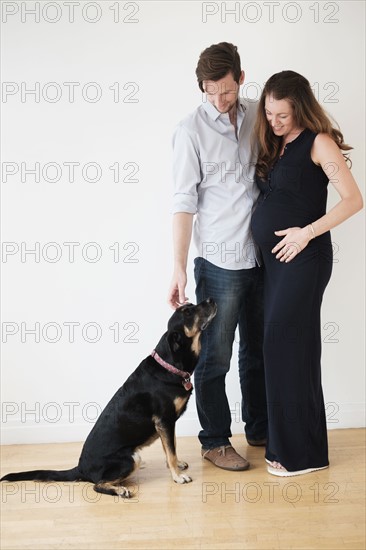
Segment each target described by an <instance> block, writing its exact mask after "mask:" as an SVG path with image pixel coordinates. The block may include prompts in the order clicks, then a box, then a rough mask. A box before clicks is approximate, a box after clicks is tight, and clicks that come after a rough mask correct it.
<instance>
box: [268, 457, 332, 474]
mask: <svg viewBox="0 0 366 550" xmlns="http://www.w3.org/2000/svg"><path fill="white" fill-rule="evenodd" d="M266 462H268V464H270V462H269V460H267V459H266ZM325 468H329V466H321V467H320V468H306V469H305V470H297V471H293V472H289V471H288V470H285V468H283V467H282V468H274V467H273V466H267V471H268V473H270V474H272V475H274V476H279V477H292V476H301V475H302V474H310V473H311V472H316V471H317V470H325Z"/></svg>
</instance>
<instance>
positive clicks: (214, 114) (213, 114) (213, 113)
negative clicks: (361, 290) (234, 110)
mask: <svg viewBox="0 0 366 550" xmlns="http://www.w3.org/2000/svg"><path fill="white" fill-rule="evenodd" d="M238 103H239V109H240V110H241V112H242V113H243V114H245V111H246V106H245V103H244V100H243V99H242V98H239V102H238ZM202 107H203V108H204V110H205V111H206V113H207V114H208V116H209V117H210V118H212V120H217V119H218V118H219V116H220V115H222V114H223V113H219V111H218V110H217V109H216V107H214V106H213V105H212V103H210V102H209V101H208V99H207V98H206V100H205V101H203V102H202Z"/></svg>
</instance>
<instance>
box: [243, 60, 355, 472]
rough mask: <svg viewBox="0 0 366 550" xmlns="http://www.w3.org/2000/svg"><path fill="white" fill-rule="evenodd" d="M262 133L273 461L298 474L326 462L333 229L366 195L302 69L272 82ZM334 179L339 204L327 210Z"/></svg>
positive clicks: (260, 227) (261, 115)
mask: <svg viewBox="0 0 366 550" xmlns="http://www.w3.org/2000/svg"><path fill="white" fill-rule="evenodd" d="M255 132H256V138H257V140H258V143H259V156H258V162H257V167H256V181H257V185H258V186H259V188H260V191H261V194H260V196H259V200H258V203H257V206H256V208H255V211H254V213H253V218H252V232H253V237H254V240H255V241H256V243H257V244H258V246H259V248H260V250H261V253H262V257H263V263H264V271H265V302H264V312H265V327H264V328H265V334H264V361H265V376H266V392H267V403H268V422H269V425H268V437H267V445H266V461H267V463H268V464H269V465H268V471H269V472H270V473H271V474H274V475H278V476H293V475H299V474H304V473H308V472H312V471H314V470H320V469H323V468H326V467H327V466H328V465H329V462H328V443H327V431H326V418H325V409H324V400H323V391H322V386H321V370H320V356H321V326H320V307H321V302H322V297H323V293H324V290H325V287H326V285H327V283H328V281H329V278H330V275H331V271H332V261H333V260H332V245H331V238H330V232H329V231H330V229H332V228H333V227H335V226H337V225H339V224H340V223H342V222H343V221H344V220H346V219H347V218H349V217H350V216H352V215H353V214H354V213H355V212H357V211H358V210H360V209H361V208H362V205H363V201H362V196H361V194H360V191H359V189H358V187H357V184H356V182H355V180H354V179H353V176H352V174H351V172H350V170H349V168H348V166H347V162H346V160H347V159H346V158H345V155H344V154H343V153H342V151H348V150H350V149H351V147H350V146H348V145H346V144H345V143H344V142H343V135H342V134H341V132H340V131H339V130H338V129H336V128H334V127H333V125H332V123H331V121H330V120H329V118H328V116H327V115H326V114H325V112H324V111H323V109H322V107H321V106H320V105H319V103H318V102H317V101H316V99H315V97H314V94H313V92H312V90H311V87H310V84H309V82H308V81H307V80H306V78H304V77H303V76H301V75H299V74H298V73H295V72H293V71H282V72H280V73H277V74H275V75H273V76H272V77H271V78H270V79H269V80H268V81H267V83H266V85H265V88H264V90H263V93H262V96H261V99H260V103H259V108H258V115H257V121H256V128H255ZM329 181H330V182H331V183H332V184H333V185H334V187H335V189H336V190H337V192H338V194H339V195H340V201H339V202H338V203H337V204H336V206H334V207H333V208H332V209H331V210H329V212H328V213H326V202H327V186H328V182H329Z"/></svg>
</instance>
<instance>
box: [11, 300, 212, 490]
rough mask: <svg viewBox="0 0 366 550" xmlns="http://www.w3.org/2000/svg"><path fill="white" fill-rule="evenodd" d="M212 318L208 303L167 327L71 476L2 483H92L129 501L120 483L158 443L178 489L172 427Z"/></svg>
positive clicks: (179, 466) (35, 475) (182, 478)
mask: <svg viewBox="0 0 366 550" xmlns="http://www.w3.org/2000/svg"><path fill="white" fill-rule="evenodd" d="M215 315H216V304H215V302H214V301H213V300H212V299H210V298H209V299H207V300H205V301H204V302H202V303H200V304H199V305H197V306H195V305H192V304H185V305H184V306H182V307H180V308H178V309H177V310H176V311H175V312H174V313H173V315H172V317H171V318H170V320H169V322H168V330H167V332H166V333H165V334H164V335H163V336H162V337H161V339H160V341H159V343H158V345H157V346H156V348H155V350H154V351H153V352H152V354H151V355H150V356H148V357H146V358H145V359H144V360H143V361H142V362H141V363H140V365H139V366H138V367H137V369H136V370H135V371H134V372H133V373H132V374H131V375H130V377H129V378H128V379H127V380H126V382H125V383H124V384H123V386H122V387H121V388H119V390H118V391H117V393H116V394H115V395H114V396H113V397H112V399H111V400H110V401H109V403H108V404H107V406H106V407H105V409H104V410H103V411H102V413H101V415H100V416H99V418H98V420H97V422H96V423H95V425H94V427H93V429H92V430H91V432H90V434H89V435H88V437H87V439H86V441H85V443H84V446H83V449H82V451H81V455H80V458H79V464H78V466H76V467H75V468H72V469H71V470H63V471H57V470H33V471H30V472H19V473H14V474H8V475H6V476H4V477H3V478H1V480H0V481H22V480H32V479H33V480H39V481H90V482H92V483H94V484H95V485H94V489H95V490H96V491H97V492H100V493H106V494H109V495H119V496H121V497H126V498H128V497H130V496H131V495H130V492H129V491H128V489H127V488H126V487H124V486H123V481H124V480H125V479H126V478H127V477H128V476H129V475H130V474H131V473H132V472H133V471H134V470H135V469H136V468H137V467H138V466H139V463H140V457H139V455H138V453H137V451H138V450H139V449H141V448H142V447H144V446H146V445H150V444H151V443H152V442H153V441H155V440H156V439H157V438H158V437H160V438H161V441H162V444H163V448H164V451H165V454H166V459H167V465H168V467H169V468H170V471H171V474H172V477H173V479H174V481H175V482H176V483H189V482H190V481H192V480H191V478H190V477H189V476H188V475H186V474H183V473H180V471H179V470H185V469H186V468H187V467H188V464H186V463H185V462H180V461H179V460H178V458H177V455H176V448H175V423H176V421H177V419H178V418H179V417H180V416H181V415H182V414H183V412H184V411H185V409H186V407H187V403H188V399H189V397H190V395H191V393H192V384H191V382H190V376H191V374H192V373H193V370H194V368H195V366H196V364H197V361H198V356H199V353H200V336H201V332H202V331H203V330H204V329H205V328H206V327H207V325H208V324H209V323H210V321H211V320H212V319H213V318H214V316H215Z"/></svg>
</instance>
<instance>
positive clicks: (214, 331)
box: [194, 258, 267, 449]
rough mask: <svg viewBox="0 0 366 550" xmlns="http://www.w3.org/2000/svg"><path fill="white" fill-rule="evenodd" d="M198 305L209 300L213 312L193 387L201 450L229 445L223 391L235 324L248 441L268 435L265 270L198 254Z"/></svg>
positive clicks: (226, 406) (196, 274)
mask: <svg viewBox="0 0 366 550" xmlns="http://www.w3.org/2000/svg"><path fill="white" fill-rule="evenodd" d="M194 263H195V268H194V275H195V280H196V298H197V303H198V302H201V301H202V300H205V299H206V298H213V299H214V300H215V302H216V303H217V315H216V317H215V318H214V320H213V321H212V322H211V324H210V325H209V326H208V328H207V329H206V330H205V331H204V332H203V333H202V337H201V343H202V348H201V354H200V358H199V362H198V365H197V367H196V369H195V391H196V403H197V411H198V417H199V420H200V423H201V427H202V430H201V431H200V433H199V436H198V437H199V440H200V442H201V444H202V447H203V448H204V449H213V448H215V447H219V446H221V445H228V444H229V437H231V435H232V434H231V430H230V426H231V413H230V407H229V403H228V400H227V396H226V392H225V377H226V374H227V372H228V371H229V369H230V360H231V356H232V347H233V342H234V337H235V331H236V327H237V326H238V327H239V337H240V343H239V380H240V388H241V395H242V403H241V412H242V420H243V422H245V434H246V436H247V438H248V439H262V438H264V437H266V435H267V404H266V391H265V381H264V366H263V350H262V347H263V324H264V323H263V269H262V268H260V267H253V268H251V269H240V270H229V269H223V268H220V267H217V266H215V265H213V264H212V263H210V262H208V261H207V260H205V259H204V258H196V259H195V261H194Z"/></svg>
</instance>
